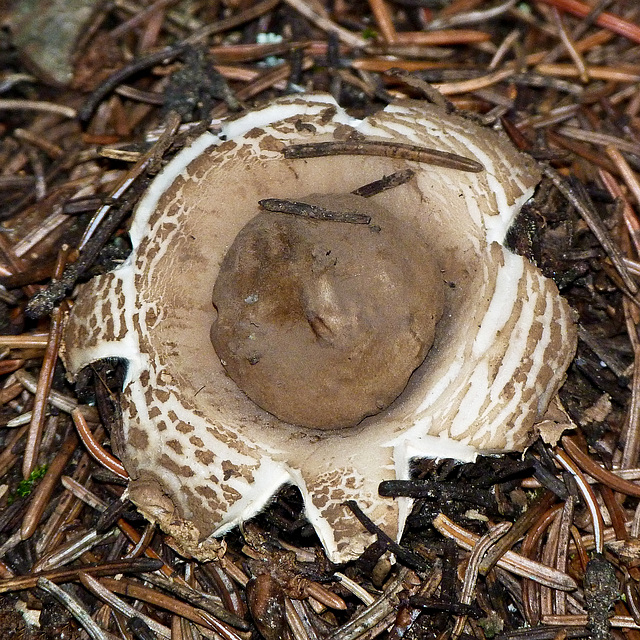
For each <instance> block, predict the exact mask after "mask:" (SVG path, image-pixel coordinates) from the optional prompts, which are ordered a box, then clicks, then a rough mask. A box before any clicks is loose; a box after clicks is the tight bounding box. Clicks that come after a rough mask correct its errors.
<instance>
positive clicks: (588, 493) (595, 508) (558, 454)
mask: <svg viewBox="0 0 640 640" xmlns="http://www.w3.org/2000/svg"><path fill="white" fill-rule="evenodd" d="M554 457H555V459H556V460H557V461H558V462H559V463H560V465H561V466H562V467H563V468H564V469H565V470H566V471H568V472H569V473H570V474H571V475H572V476H573V478H574V480H575V481H576V484H577V485H578V488H579V489H580V493H582V497H583V498H584V501H585V503H586V505H587V508H588V509H589V513H590V515H591V520H592V523H593V537H594V540H595V545H596V552H597V553H602V552H603V550H604V537H603V529H604V520H603V518H602V512H601V511H600V507H599V505H598V501H597V499H596V495H595V493H594V492H593V489H592V488H591V487H590V486H589V483H588V482H587V481H586V479H585V477H584V475H583V474H582V472H581V471H580V468H579V467H578V466H577V465H576V464H575V462H573V460H571V458H569V456H568V455H567V454H566V453H565V452H564V451H562V450H561V449H558V448H556V449H555V451H554Z"/></svg>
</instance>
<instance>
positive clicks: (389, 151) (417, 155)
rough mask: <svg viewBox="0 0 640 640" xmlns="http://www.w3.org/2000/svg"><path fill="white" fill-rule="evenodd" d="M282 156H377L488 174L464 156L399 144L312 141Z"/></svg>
mask: <svg viewBox="0 0 640 640" xmlns="http://www.w3.org/2000/svg"><path fill="white" fill-rule="evenodd" d="M282 153H283V154H284V157H285V158H290V159H300V158H319V157H323V156H377V157H382V158H395V159H400V160H410V161H412V162H423V163H425V164H431V165H434V166H436V167H445V168H447V169H458V170H459V171H471V172H473V173H479V172H480V171H484V167H483V166H482V165H481V164H480V163H479V162H477V161H476V160H472V159H470V158H465V157H464V156H460V155H458V154H457V153H450V152H448V151H439V150H437V149H429V148H427V147H419V146H416V145H412V144H404V143H399V142H383V141H366V140H363V141H357V142H349V141H347V142H345V141H335V142H311V143H308V144H293V145H291V146H289V147H286V148H285V149H283V151H282Z"/></svg>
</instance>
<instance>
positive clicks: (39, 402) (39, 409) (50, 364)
mask: <svg viewBox="0 0 640 640" xmlns="http://www.w3.org/2000/svg"><path fill="white" fill-rule="evenodd" d="M65 310H66V305H60V306H59V307H57V308H56V309H54V311H53V313H52V314H51V327H50V329H49V341H48V343H47V350H46V351H45V355H44V359H43V361H42V368H41V369H40V376H39V377H38V387H37V389H36V396H35V399H34V401H33V411H32V414H31V424H30V425H29V434H28V435H27V445H26V448H25V452H24V458H23V460H22V476H23V477H24V478H25V479H26V478H28V477H29V476H30V475H31V472H32V471H33V470H34V469H35V467H36V464H37V462H38V453H39V450H40V439H41V438H42V429H43V427H44V419H45V416H46V409H47V396H48V395H49V391H50V390H51V383H52V382H53V372H54V370H55V366H56V361H57V359H58V350H59V348H60V340H61V337H62V319H63V317H64V313H65Z"/></svg>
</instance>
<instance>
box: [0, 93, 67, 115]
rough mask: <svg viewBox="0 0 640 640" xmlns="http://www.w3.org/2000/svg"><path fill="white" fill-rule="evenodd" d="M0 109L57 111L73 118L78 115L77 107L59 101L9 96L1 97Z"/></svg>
mask: <svg viewBox="0 0 640 640" xmlns="http://www.w3.org/2000/svg"><path fill="white" fill-rule="evenodd" d="M0 111H44V112H46V113H56V114H58V115H60V116H64V117H65V118H70V119H72V120H73V119H74V118H76V117H77V115H78V114H77V112H76V110H75V109H72V108H71V107H66V106H64V105H62V104H58V103H57V102H44V101H42V100H10V99H8V98H4V99H0Z"/></svg>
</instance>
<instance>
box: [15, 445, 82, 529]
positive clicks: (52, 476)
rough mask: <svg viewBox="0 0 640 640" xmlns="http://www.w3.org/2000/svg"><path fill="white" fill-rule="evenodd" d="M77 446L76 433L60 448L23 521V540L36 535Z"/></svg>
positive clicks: (37, 488)
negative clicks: (54, 491)
mask: <svg viewBox="0 0 640 640" xmlns="http://www.w3.org/2000/svg"><path fill="white" fill-rule="evenodd" d="M77 446H78V438H77V436H76V434H75V433H72V434H71V435H70V436H69V437H68V438H67V439H66V440H65V441H64V443H63V444H62V446H61V447H60V451H59V452H58V455H57V456H56V457H55V458H54V459H53V462H52V463H51V464H50V465H49V468H48V469H47V472H46V473H45V476H44V478H42V480H41V481H40V484H38V486H37V487H36V489H35V491H34V492H33V495H32V497H31V503H30V504H29V508H28V509H27V512H26V513H25V515H24V518H23V519H22V526H21V527H20V537H21V538H22V539H23V540H27V539H28V538H30V537H31V536H32V535H33V534H34V533H35V530H36V528H37V526H38V524H39V523H40V518H42V514H43V513H44V510H45V509H46V507H47V504H48V502H49V499H50V498H51V494H52V493H53V490H54V489H55V487H56V484H57V483H58V480H59V479H60V476H61V475H62V472H63V471H64V468H65V467H66V466H67V462H69V459H70V458H71V456H72V455H73V452H74V451H75V450H76V447H77Z"/></svg>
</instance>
